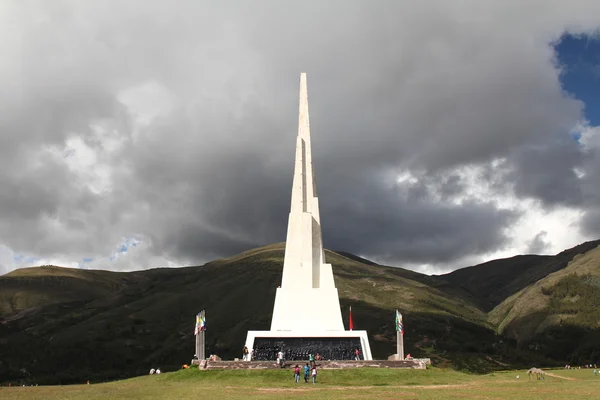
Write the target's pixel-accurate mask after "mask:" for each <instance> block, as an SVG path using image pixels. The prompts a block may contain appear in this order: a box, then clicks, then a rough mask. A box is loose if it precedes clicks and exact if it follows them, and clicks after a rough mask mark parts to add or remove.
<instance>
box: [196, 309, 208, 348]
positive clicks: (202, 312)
mask: <svg viewBox="0 0 600 400" xmlns="http://www.w3.org/2000/svg"><path fill="white" fill-rule="evenodd" d="M200 314H201V315H202V321H204V320H205V318H206V311H205V310H202V311H200ZM205 333H206V329H202V330H201V331H200V332H199V335H198V337H199V340H198V341H199V344H198V360H206V354H204V350H205V348H204V347H205V341H204V339H205V338H204V334H205Z"/></svg>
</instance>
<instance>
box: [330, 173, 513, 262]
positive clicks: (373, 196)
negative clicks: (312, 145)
mask: <svg viewBox="0 0 600 400" xmlns="http://www.w3.org/2000/svg"><path fill="white" fill-rule="evenodd" d="M331 184H332V186H334V187H336V189H337V190H336V192H352V193H353V195H352V196H351V198H349V199H339V198H338V199H334V198H333V197H332V195H331V194H328V195H326V194H324V195H323V196H322V198H323V209H324V211H323V212H324V215H326V216H327V219H326V220H324V222H323V223H324V234H325V239H329V241H328V242H327V245H328V246H329V247H331V248H334V249H340V250H348V249H352V251H354V252H357V253H358V254H362V255H365V256H369V257H373V258H376V259H378V260H381V261H385V262H388V263H394V262H395V261H396V260H402V261H403V262H408V263H423V262H425V263H439V262H443V261H447V260H456V259H460V258H461V257H464V256H467V255H470V254H479V253H486V252H490V251H494V250H497V249H501V248H502V247H503V246H504V244H505V243H506V241H507V237H506V236H505V234H504V232H503V228H505V227H507V226H508V225H510V224H511V223H512V222H514V221H515V219H516V218H517V217H518V214H517V213H516V212H514V211H510V210H499V209H498V208H497V206H496V205H495V204H493V203H475V202H471V201H467V202H465V203H463V204H460V205H456V204H452V203H450V202H439V201H438V200H436V199H435V198H433V197H432V196H431V191H430V189H429V188H427V187H426V186H425V185H422V184H418V183H417V184H414V185H410V186H409V185H398V186H396V187H393V188H389V189H387V190H386V189H384V188H382V187H381V186H380V185H379V184H378V182H376V178H373V179H372V180H371V181H370V183H369V181H363V187H362V188H361V190H360V191H353V190H352V187H351V186H350V187H346V189H345V190H344V189H343V188H342V187H340V185H337V186H336V185H335V184H334V183H331ZM347 184H349V185H352V182H347ZM352 186H353V185H352ZM334 193H335V192H334ZM415 193H417V194H418V195H415ZM396 263H397V261H396Z"/></svg>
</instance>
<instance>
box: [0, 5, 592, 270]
mask: <svg viewBox="0 0 600 400" xmlns="http://www.w3.org/2000/svg"><path fill="white" fill-rule="evenodd" d="M480 4H481V3H480V2H474V3H472V4H462V3H450V2H419V3H415V2H397V1H379V2H371V1H364V2H360V1H357V2H348V1H327V2H323V1H312V2H311V1H301V2H281V1H264V2H258V3H257V2H239V1H235V2H233V1H221V2H206V3H202V2H195V1H190V2H185V1H181V2H166V1H164V2H163V1H128V2H93V1H88V2H78V1H53V2H34V3H31V4H29V6H24V5H22V4H21V3H19V2H14V3H6V4H5V5H3V6H4V7H6V10H7V12H5V13H1V12H0V15H5V17H4V19H0V24H2V25H4V26H10V27H12V28H14V29H12V28H11V30H10V31H11V32H16V33H17V34H16V39H15V40H13V41H8V40H3V39H2V38H0V59H2V60H3V61H2V64H0V85H2V87H3V88H4V87H6V90H3V91H2V92H0V106H1V107H2V110H3V112H2V113H1V114H0V130H1V133H2V134H1V135H0V156H1V157H0V165H1V166H2V167H3V169H4V171H8V172H2V173H0V184H1V185H2V193H1V194H0V200H1V201H0V217H1V219H0V244H6V245H7V246H9V247H10V248H11V249H12V250H13V251H16V252H30V253H33V254H36V255H39V256H42V257H55V258H61V259H70V260H76V259H80V258H81V257H84V256H85V257H88V256H89V257H94V258H100V257H106V256H108V255H109V254H110V253H111V251H114V249H115V248H117V247H118V246H119V244H120V243H122V241H123V240H125V239H127V238H131V237H138V236H139V237H141V238H142V239H141V240H142V241H143V242H144V243H145V244H146V246H147V247H145V250H144V251H146V252H147V253H144V255H137V256H136V255H132V256H131V257H134V258H131V260H132V261H130V262H129V264H126V261H122V262H123V263H124V264H118V265H117V264H115V265H116V266H111V265H101V264H99V265H97V266H98V267H104V268H120V267H129V268H130V267H132V266H134V267H138V268H143V267H148V266H153V264H152V263H155V262H157V261H156V260H158V259H165V260H174V262H181V263H196V262H201V261H205V260H207V259H211V258H216V257H221V256H227V255H231V254H234V253H236V252H239V251H241V250H245V249H247V248H250V247H254V246H259V245H263V244H268V243H272V242H277V241H282V240H284V239H285V227H286V223H287V218H288V212H289V202H290V189H291V179H292V169H293V156H294V146H295V135H296V129H297V109H298V104H297V101H298V75H299V73H300V72H303V71H305V72H307V73H308V84H309V102H310V104H309V106H310V113H311V127H312V134H313V155H314V161H315V167H316V178H317V185H318V192H319V196H320V198H321V200H320V201H321V206H322V220H323V226H324V228H323V229H324V234H325V238H324V240H325V244H326V246H327V247H329V248H337V249H343V250H347V251H352V252H357V253H361V254H363V255H368V256H372V257H375V258H378V259H380V260H385V261H387V262H390V263H395V264H399V265H400V264H402V263H444V262H451V261H454V260H457V259H460V258H462V257H465V256H469V255H477V254H484V253H488V252H492V251H495V250H497V249H501V248H503V247H505V246H506V245H507V244H508V243H509V242H510V238H508V237H506V235H505V232H506V229H507V228H508V227H509V226H510V225H511V224H514V223H515V221H517V218H518V216H519V215H520V211H518V210H517V209H511V208H506V207H503V208H501V207H500V206H499V205H498V204H497V202H495V201H494V199H486V200H481V198H477V197H473V196H471V195H470V194H469V193H470V191H473V188H471V187H469V184H468V183H467V181H466V180H465V179H464V176H462V175H461V172H460V168H462V167H465V166H470V167H478V168H480V169H481V170H482V171H487V172H488V174H489V178H490V179H489V182H488V183H489V184H490V185H491V186H493V187H494V188H496V189H497V190H498V192H500V191H503V190H506V188H507V187H512V188H514V190H515V193H516V194H517V196H519V197H535V198H539V199H541V200H543V202H544V204H546V205H547V206H549V207H551V206H552V205H557V204H558V205H573V206H579V207H584V208H586V207H590V202H589V198H590V196H589V195H588V192H589V193H596V192H595V189H594V188H593V182H595V181H596V179H598V178H597V177H598V176H599V175H598V173H597V172H596V171H597V170H594V169H593V168H591V166H592V165H593V164H592V163H591V162H590V161H585V160H588V159H593V155H587V156H585V157H584V156H583V155H582V154H581V153H580V152H579V150H577V149H574V148H572V146H570V145H566V144H560V145H554V144H552V143H551V144H548V143H547V142H548V138H555V137H556V136H558V135H562V134H565V133H566V132H568V131H569V129H571V128H572V127H573V125H574V124H575V123H576V122H577V120H578V119H579V118H580V116H581V109H582V104H581V103H580V102H578V101H576V100H574V99H572V98H569V97H567V96H565V95H564V94H563V93H562V91H561V87H560V83H559V81H558V75H557V71H556V69H555V68H554V66H553V64H552V63H553V62H554V60H553V51H552V47H551V46H549V45H548V43H549V42H550V41H551V40H553V39H555V38H556V37H559V36H560V35H561V34H562V31H563V30H564V28H565V26H577V30H578V31H588V30H590V29H593V28H595V27H597V26H598V25H599V22H600V21H599V20H598V18H597V17H596V16H597V15H600V13H594V12H593V11H594V10H598V6H597V5H596V3H595V2H593V1H590V2H589V3H587V4H585V3H581V4H578V5H569V6H568V7H567V6H564V7H563V6H562V5H561V4H560V3H556V4H554V5H553V6H544V7H540V4H542V3H536V2H527V3H523V4H521V3H514V4H504V3H502V4H500V3H497V4H494V3H490V4H489V5H488V6H487V7H481V6H480ZM543 4H544V5H545V4H546V3H543ZM115 10H118V12H115ZM465 10H469V11H465ZM6 16H10V17H9V18H7V17H6ZM0 18H3V17H0ZM507 27H510V29H508V28H507ZM17 39H18V40H17ZM509 44H510V45H509ZM6 60H8V61H6ZM72 138H80V139H81V142H82V143H83V144H80V143H78V142H77V143H71V142H69V140H70V139H72ZM532 143H533V144H536V145H537V144H539V145H540V146H545V147H540V148H532V147H528V146H530V145H531V144H532ZM85 146H87V147H85ZM594 151H596V150H594ZM594 154H595V153H594ZM586 157H587V158H586ZM492 160H504V163H503V164H502V167H501V168H500V169H499V171H495V169H494V168H493V167H491V166H490V163H491V162H492ZM582 160H583V161H582ZM34 161H39V162H38V163H37V164H36V163H35V162H34ZM36 165H37V166H36ZM574 167H578V168H581V169H583V170H585V171H586V173H587V174H586V175H585V177H584V178H583V182H589V183H590V184H589V185H588V187H589V190H588V189H585V190H583V191H582V189H580V188H579V185H580V184H581V181H578V180H577V177H576V176H574V175H573V174H574V172H573V168H574ZM407 172H410V173H411V174H412V175H414V176H415V177H416V178H415V179H416V181H415V182H412V183H407V182H404V183H402V182H401V183H399V182H398V181H397V180H396V179H395V175H402V174H405V173H407ZM553 180H555V181H556V182H554V184H553V183H552V181H553ZM140 247H141V245H140ZM124 260H125V259H124Z"/></svg>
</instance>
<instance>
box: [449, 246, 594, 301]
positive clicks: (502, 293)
mask: <svg viewBox="0 0 600 400" xmlns="http://www.w3.org/2000/svg"><path fill="white" fill-rule="evenodd" d="M598 245H600V240H596V241H591V242H586V243H583V244H580V245H578V246H575V247H573V248H571V249H568V250H565V251H563V252H561V253H559V254H557V255H555V256H537V255H522V256H515V257H511V258H504V259H500V260H493V261H489V262H486V263H483V264H479V265H475V266H472V267H467V268H462V269H458V270H456V271H454V272H451V273H449V274H445V275H439V276H438V278H440V279H443V280H446V281H447V282H449V283H451V284H452V285H453V286H459V287H461V288H463V289H465V290H466V291H467V292H468V293H470V294H471V295H472V296H473V298H474V299H476V300H475V302H476V304H478V305H479V306H480V307H481V308H482V309H483V310H484V311H486V312H487V311H491V310H492V309H493V308H494V307H496V306H497V305H498V304H500V303H501V302H502V301H503V300H504V299H506V298H507V297H509V296H511V295H513V294H515V293H517V292H518V291H519V290H521V289H523V288H525V287H527V286H529V285H531V284H533V283H535V282H537V281H538V280H540V279H542V278H544V277H546V276H548V275H549V274H551V273H553V272H556V271H558V270H561V269H563V268H565V267H566V266H567V264H568V263H569V261H571V260H572V259H573V257H575V256H576V255H578V254H583V253H585V252H587V251H589V250H591V249H593V248H595V247H597V246H598Z"/></svg>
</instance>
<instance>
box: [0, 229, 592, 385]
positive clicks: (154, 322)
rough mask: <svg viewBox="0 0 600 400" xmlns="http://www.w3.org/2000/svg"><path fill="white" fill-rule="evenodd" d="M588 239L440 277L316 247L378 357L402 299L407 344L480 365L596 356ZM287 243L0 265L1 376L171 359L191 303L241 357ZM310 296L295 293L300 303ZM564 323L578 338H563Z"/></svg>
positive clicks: (450, 360) (133, 370)
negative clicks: (112, 265)
mask: <svg viewBox="0 0 600 400" xmlns="http://www.w3.org/2000/svg"><path fill="white" fill-rule="evenodd" d="M598 245H600V241H595V242H587V243H584V244H582V245H580V246H576V247H574V248H573V249H569V250H565V251H564V252H561V253H559V254H558V255H556V256H533V255H527V256H516V257H512V258H509V259H503V260H494V261H490V262H488V263H484V264H480V265H478V266H473V267H468V268H464V269H461V270H457V271H454V272H452V273H450V274H445V275H440V276H428V275H423V274H419V273H417V272H414V271H409V270H405V269H402V268H395V267H386V266H381V265H377V264H375V263H372V262H370V261H369V260H366V259H364V258H361V257H358V256H355V255H353V254H351V253H347V252H341V251H340V252H332V251H329V250H326V259H327V262H329V263H331V264H332V265H333V270H334V275H335V282H336V286H337V288H338V291H339V294H340V303H341V307H342V313H343V318H344V321H345V324H346V326H347V319H348V308H349V306H352V312H353V320H354V325H355V327H357V328H360V329H366V330H367V331H368V333H369V339H370V342H371V347H372V352H373V354H374V356H375V357H376V358H386V357H387V356H388V355H389V354H392V353H393V352H394V350H395V330H394V320H393V318H394V314H393V313H394V310H395V309H399V310H401V311H402V313H403V315H404V323H405V328H406V333H405V345H406V349H407V351H408V352H410V353H411V354H412V355H413V356H427V357H431V358H432V359H433V360H434V363H436V364H438V365H452V366H454V367H455V368H457V369H468V370H473V371H489V370H493V369H498V368H504V367H505V366H506V365H509V366H519V365H523V366H527V365H529V364H530V363H531V362H533V361H535V364H536V365H551V364H553V363H562V362H565V361H569V362H579V361H581V362H583V361H584V360H588V359H589V358H590V357H592V358H593V357H600V349H598V347H594V346H597V345H595V344H594V342H593V341H591V340H588V339H589V338H590V337H591V336H590V335H592V336H593V335H596V337H597V333H600V332H599V331H598V327H597V326H596V322H595V321H593V318H594V317H595V314H594V312H595V311H594V310H595V303H594V302H595V301H596V300H595V299H594V296H595V294H596V291H595V290H596V289H597V288H599V287H600V286H599V285H598V282H600V271H598V270H600V251H599V250H598V249H597V246H598ZM283 255H284V243H277V244H273V245H270V246H265V247H261V248H258V249H252V250H248V251H246V252H244V253H241V254H239V255H237V256H233V257H230V258H226V259H221V260H215V261H212V262H209V263H207V264H205V265H202V266H195V267H183V268H160V269H151V270H142V271H135V272H127V273H122V272H110V271H92V270H79V269H72V268H61V267H52V266H45V267H35V268H26V269H20V270H16V271H13V272H11V273H9V274H6V275H4V276H0V354H1V357H0V383H2V382H31V383H40V384H42V383H74V382H78V383H81V382H83V381H85V380H87V379H92V380H94V381H98V380H107V379H117V378H124V377H128V376H133V375H139V374H145V373H147V371H148V370H149V368H150V367H152V366H154V367H161V368H162V369H163V370H169V369H174V368H178V367H179V366H180V365H181V364H183V363H186V362H189V360H190V358H191V357H192V355H193V351H194V337H193V316H194V315H195V313H196V312H198V311H199V310H200V309H206V310H207V325H208V327H209V329H208V331H207V352H208V353H209V354H218V355H220V356H221V357H224V358H233V357H239V356H240V351H241V346H242V345H243V340H244V338H245V334H246V332H247V331H248V330H263V329H269V325H270V320H271V312H272V310H273V302H274V296H275V290H276V288H277V286H278V285H280V283H281V272H282V264H283ZM582 260H585V263H584V264H581V263H582ZM596 267H598V268H596ZM579 270H581V271H584V270H585V274H580V273H579V272H578V271H579ZM557 274H558V275H557ZM536 285H537V286H536ZM599 290H600V289H599ZM565 299H566V300H565ZM573 299H575V300H573ZM309 303H310V301H309V299H306V301H305V300H304V299H299V302H298V307H306V306H309ZM535 304H538V305H539V307H538V306H536V307H532V306H531V305H535ZM570 304H576V306H577V309H573V307H570ZM569 307H570V308H569ZM579 309H581V310H583V311H582V312H578V310H579ZM569 313H570V314H569ZM561 315H562V317H561ZM564 315H567V317H564ZM569 315H570V316H572V317H569ZM557 316H558V317H557ZM567 320H568V321H569V322H568V323H565V321H567ZM536 324H537V325H536ZM582 330H583V331H584V333H581V332H582ZM586 332H587V333H586ZM574 334H577V335H578V336H577V337H579V338H581V339H582V342H581V343H582V344H581V345H580V343H579V342H575V341H570V342H565V341H564V340H563V338H564V337H565V336H568V335H574ZM561 335H562V336H561ZM541 343H543V345H542V344H541ZM553 348H559V349H560V351H559V352H554V351H552V349H553ZM597 350H598V351H597ZM588 362H596V363H600V359H598V360H596V359H594V360H591V359H589V360H588Z"/></svg>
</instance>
